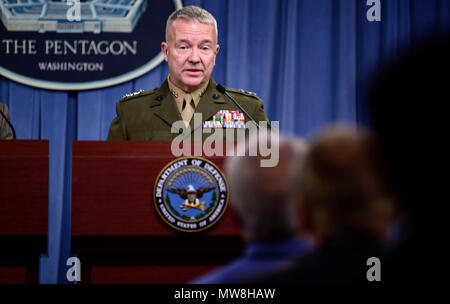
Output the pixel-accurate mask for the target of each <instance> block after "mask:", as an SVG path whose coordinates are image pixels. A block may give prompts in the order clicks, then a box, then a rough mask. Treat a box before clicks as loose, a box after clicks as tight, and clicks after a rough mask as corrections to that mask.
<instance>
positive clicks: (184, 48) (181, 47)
mask: <svg viewBox="0 0 450 304" xmlns="http://www.w3.org/2000/svg"><path fill="white" fill-rule="evenodd" d="M187 48H188V47H187V46H186V45H181V46H179V49H180V50H187Z"/></svg>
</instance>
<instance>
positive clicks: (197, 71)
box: [184, 69, 202, 76]
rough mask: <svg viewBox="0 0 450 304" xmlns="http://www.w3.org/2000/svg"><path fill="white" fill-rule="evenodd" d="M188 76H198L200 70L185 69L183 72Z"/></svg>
mask: <svg viewBox="0 0 450 304" xmlns="http://www.w3.org/2000/svg"><path fill="white" fill-rule="evenodd" d="M184 71H185V72H186V73H187V74H188V75H189V76H198V75H200V74H201V73H202V70H200V69H186V70H184Z"/></svg>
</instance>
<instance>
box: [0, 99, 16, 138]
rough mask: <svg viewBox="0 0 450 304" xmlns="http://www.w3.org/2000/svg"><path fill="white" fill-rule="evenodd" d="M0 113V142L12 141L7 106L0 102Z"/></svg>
mask: <svg viewBox="0 0 450 304" xmlns="http://www.w3.org/2000/svg"><path fill="white" fill-rule="evenodd" d="M0 112H2V113H3V115H4V116H3V115H1V114H0V140H1V139H13V134H12V132H11V127H10V126H9V124H8V121H7V120H6V119H8V120H10V117H9V111H8V106H7V105H6V104H4V103H2V102H0Z"/></svg>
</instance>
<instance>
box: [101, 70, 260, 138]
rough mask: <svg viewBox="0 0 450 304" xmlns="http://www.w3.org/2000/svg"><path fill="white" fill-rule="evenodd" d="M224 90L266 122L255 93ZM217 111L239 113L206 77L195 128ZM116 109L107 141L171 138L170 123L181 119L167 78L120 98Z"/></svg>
mask: <svg viewBox="0 0 450 304" xmlns="http://www.w3.org/2000/svg"><path fill="white" fill-rule="evenodd" d="M227 91H228V92H229V94H230V95H231V96H233V97H234V98H235V99H236V100H237V101H238V102H239V104H240V105H241V107H243V108H244V109H245V111H246V112H247V113H248V114H249V115H250V116H252V117H253V118H254V119H255V120H256V121H257V122H259V121H267V122H268V119H267V116H266V114H265V113H264V105H263V102H262V100H261V99H259V98H258V97H257V96H256V95H255V94H253V93H250V92H246V91H243V90H234V89H227ZM220 110H234V111H239V112H241V111H240V110H239V108H238V107H237V106H236V105H235V104H234V103H233V102H232V101H231V100H230V99H229V98H228V97H227V96H225V95H223V94H221V93H220V92H219V91H218V90H217V89H216V83H215V82H214V80H213V79H210V81H209V85H208V87H207V89H206V91H205V92H204V93H203V94H202V96H201V98H200V101H199V103H198V105H197V107H196V109H195V113H202V124H200V126H197V128H198V127H200V128H202V125H203V122H204V121H208V120H211V119H212V117H213V115H214V114H216V113H217V112H219V111H220ZM116 111H117V117H116V118H114V120H113V121H112V123H111V126H110V129H109V134H108V140H172V139H174V138H175V137H176V136H178V135H179V134H178V133H172V132H171V128H172V124H173V123H174V122H175V121H181V120H182V118H181V114H180V111H179V110H178V108H177V105H176V102H175V100H174V96H173V95H172V93H171V92H170V90H169V86H168V82H167V80H166V81H165V82H164V83H163V84H162V86H161V87H160V88H158V89H155V90H153V91H145V92H140V93H136V94H132V95H131V96H128V97H125V98H123V99H122V100H120V101H119V102H118V103H117V104H116ZM195 113H194V115H195ZM247 121H250V119H249V118H248V117H246V116H245V122H246V123H247ZM190 127H191V132H194V131H195V128H194V118H192V119H191V122H190ZM197 132H198V131H197ZM224 133H225V132H224ZM210 134H211V133H209V134H203V135H202V138H203V139H205V138H206V137H208V136H209V135H210Z"/></svg>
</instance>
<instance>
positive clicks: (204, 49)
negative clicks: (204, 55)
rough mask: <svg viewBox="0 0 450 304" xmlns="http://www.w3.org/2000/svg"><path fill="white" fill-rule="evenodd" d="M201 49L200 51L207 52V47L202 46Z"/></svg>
mask: <svg viewBox="0 0 450 304" xmlns="http://www.w3.org/2000/svg"><path fill="white" fill-rule="evenodd" d="M201 49H202V51H207V50H209V46H202V47H201Z"/></svg>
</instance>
